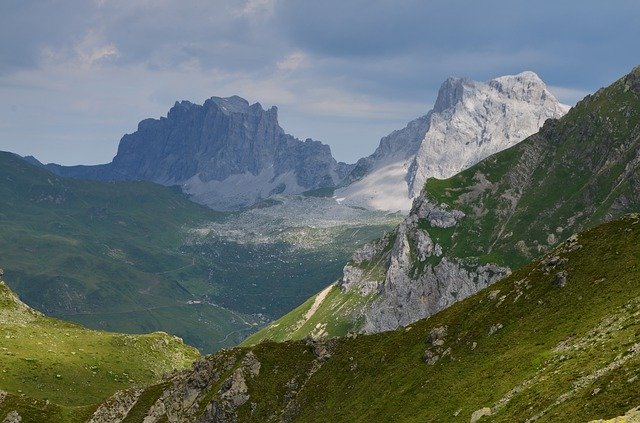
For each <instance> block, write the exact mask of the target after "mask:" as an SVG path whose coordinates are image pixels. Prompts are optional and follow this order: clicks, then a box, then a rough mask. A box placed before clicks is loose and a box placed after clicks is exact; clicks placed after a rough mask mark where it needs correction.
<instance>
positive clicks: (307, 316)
mask: <svg viewBox="0 0 640 423" xmlns="http://www.w3.org/2000/svg"><path fill="white" fill-rule="evenodd" d="M333 286H334V285H333V284H331V285H329V286H328V287H326V288H325V289H323V290H322V291H320V293H319V294H318V295H317V296H316V299H315V300H314V301H313V304H312V305H311V308H310V309H309V310H308V311H307V312H306V313H305V315H304V317H303V318H302V320H300V321H299V322H298V327H301V326H302V325H304V324H305V323H307V321H308V320H309V319H311V317H312V316H313V315H314V314H315V313H316V311H318V307H320V304H322V302H323V301H324V299H325V297H326V296H327V294H328V293H329V291H331V289H332V288H333Z"/></svg>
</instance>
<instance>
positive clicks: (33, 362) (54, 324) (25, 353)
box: [0, 281, 200, 422]
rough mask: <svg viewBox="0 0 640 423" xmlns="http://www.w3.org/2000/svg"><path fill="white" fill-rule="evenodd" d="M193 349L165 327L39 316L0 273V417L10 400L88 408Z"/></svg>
mask: <svg viewBox="0 0 640 423" xmlns="http://www.w3.org/2000/svg"><path fill="white" fill-rule="evenodd" d="M199 356H200V354H199V353H198V351H197V350H196V349H195V348H193V347H190V346H187V345H185V344H183V342H182V340H181V339H179V338H176V337H174V336H170V335H168V334H166V333H162V332H156V333H152V334H148V335H125V334H118V333H109V332H101V331H95V330H91V329H86V328H84V327H82V326H78V325H76V324H72V323H68V322H64V321H61V320H57V319H54V318H51V317H46V316H44V315H42V314H41V313H39V312H37V311H35V310H33V309H32V308H30V307H28V306H27V305H25V304H24V303H22V302H21V301H20V300H19V299H18V298H17V296H15V294H13V292H12V291H11V290H10V289H9V287H8V286H7V285H6V284H5V283H4V282H3V281H0V390H1V391H0V396H3V397H5V398H2V399H0V416H2V418H4V416H5V415H6V414H7V413H9V412H10V411H12V409H13V407H18V408H20V409H24V410H26V412H23V413H22V414H25V416H24V417H27V416H35V417H37V416H38V415H39V414H40V413H44V415H46V416H48V417H52V416H57V417H56V418H59V419H62V418H63V417H65V416H67V417H66V418H69V419H71V417H72V416H74V415H80V416H81V415H83V414H87V413H89V414H90V413H92V412H93V410H94V409H95V405H92V404H96V403H98V402H100V401H103V400H104V399H105V398H107V397H109V396H110V395H112V394H113V393H114V392H116V391H117V390H120V389H126V388H130V387H133V386H145V385H148V384H150V383H153V382H157V381H159V380H160V379H161V378H162V376H163V374H166V373H170V372H172V371H174V370H175V369H184V368H186V367H188V366H190V364H191V363H192V362H193V360H195V359H197V358H198V357H199ZM2 391H5V392H4V393H2ZM41 417H42V416H41ZM66 418H65V419H66ZM39 421H41V422H43V421H51V420H49V418H46V419H45V418H42V419H41V420H39Z"/></svg>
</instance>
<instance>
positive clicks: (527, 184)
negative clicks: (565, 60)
mask: <svg viewBox="0 0 640 423" xmlns="http://www.w3.org/2000/svg"><path fill="white" fill-rule="evenodd" d="M637 210H640V67H637V68H635V69H634V70H633V71H632V72H631V73H630V74H629V75H627V76H625V77H623V78H621V79H620V80H618V81H616V82H615V83H614V84H612V85H611V86H609V87H608V88H605V89H601V90H599V91H598V92H597V93H595V94H593V95H589V96H587V97H586V98H585V99H583V100H582V101H580V102H579V103H578V104H577V105H576V106H575V107H574V108H572V109H571V110H570V111H569V112H568V113H567V114H566V115H565V116H564V117H562V118H561V119H559V120H548V121H547V122H546V123H545V125H544V126H543V127H542V129H541V130H540V131H539V132H538V133H537V134H534V135H533V136H531V137H529V138H527V139H526V140H525V141H523V142H521V143H519V144H517V145H515V146H513V147H511V148H510V149H507V150H505V151H502V152H500V153H497V154H495V155H492V156H490V157H489V158H487V159H485V160H483V161H482V162H480V163H478V164H476V165H475V166H473V167H471V168H469V169H467V170H465V171H463V172H461V173H459V174H457V175H456V176H454V177H452V178H449V179H446V180H438V179H429V180H428V181H427V183H426V185H425V188H424V190H423V192H422V194H421V195H420V196H419V197H418V198H417V199H416V200H415V201H414V203H413V207H412V210H411V213H410V214H409V216H408V217H407V218H406V219H405V221H404V222H403V223H402V224H400V225H399V226H398V227H397V228H396V229H395V230H394V231H392V232H390V233H389V234H387V235H386V236H385V237H383V238H382V239H380V240H378V241H375V242H373V243H371V244H369V245H367V246H365V247H363V248H362V249H361V250H360V251H358V252H356V253H355V254H354V255H353V257H352V261H351V262H350V263H349V264H348V265H347V266H345V268H344V273H343V276H342V277H341V278H340V280H339V281H338V283H337V285H336V286H333V287H330V288H327V290H325V291H323V294H322V295H320V294H318V295H316V296H315V297H314V298H313V299H310V300H309V301H308V302H307V303H305V304H303V305H302V306H300V307H299V308H298V309H297V310H294V311H293V312H292V313H290V314H289V315H287V316H284V317H283V318H282V319H280V320H279V321H276V322H275V323H273V324H272V325H270V326H269V327H267V328H266V329H264V330H263V331H261V332H259V333H258V334H256V335H254V336H253V337H251V338H250V339H249V340H247V341H246V342H247V343H253V342H258V341H260V340H262V339H275V340H284V339H291V338H294V339H299V338H302V337H305V336H308V335H312V336H327V335H328V336H331V335H344V334H346V333H347V332H348V331H364V332H379V331H385V330H393V329H395V328H398V327H399V326H405V325H408V324H411V323H412V322H414V321H416V320H418V319H420V318H424V317H428V316H430V315H432V314H434V313H436V312H438V311H440V310H442V309H444V308H446V307H448V306H450V305H452V304H454V303H455V302H457V301H460V300H461V299H463V298H465V297H467V296H469V295H471V294H473V293H474V292H477V291H478V290H480V289H482V288H484V287H486V286H488V285H491V284H492V283H494V282H496V281H497V280H499V279H501V278H503V277H504V276H505V275H508V274H509V273H510V272H511V271H513V270H514V269H518V268H520V267H521V266H523V265H524V264H526V263H528V262H529V261H530V260H531V259H532V258H535V257H537V256H539V255H540V254H543V253H545V252H547V251H549V250H550V249H552V248H553V247H554V246H555V245H557V244H558V243H559V242H561V241H562V240H564V239H567V238H569V237H570V236H571V234H573V233H576V232H578V231H580V230H583V229H584V228H588V227H591V226H594V225H596V224H598V223H600V222H604V221H608V220H611V219H613V218H615V217H616V216H620V215H621V214H623V213H626V212H630V211H637ZM312 308H313V312H311V311H310V310H311V309H312ZM307 316H309V317H307Z"/></svg>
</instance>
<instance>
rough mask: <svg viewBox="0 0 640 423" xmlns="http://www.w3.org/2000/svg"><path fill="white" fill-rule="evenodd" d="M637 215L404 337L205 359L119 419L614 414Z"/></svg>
mask: <svg viewBox="0 0 640 423" xmlns="http://www.w3.org/2000/svg"><path fill="white" fill-rule="evenodd" d="M639 218H640V217H639V216H638V214H637V213H635V214H631V215H627V216H625V217H623V218H621V219H619V220H616V221H612V222H609V223H606V224H603V225H599V226H596V227H595V228H593V229H590V230H589V231H587V232H584V233H580V234H578V235H576V236H575V237H573V238H572V239H570V240H568V241H567V242H565V243H562V244H559V245H558V246H557V247H556V248H554V249H553V250H551V251H549V254H547V255H546V256H544V257H542V258H540V259H538V260H535V261H533V262H532V263H530V264H528V265H527V266H525V267H523V268H521V269H519V270H518V271H516V272H514V273H513V274H512V275H511V276H509V277H507V278H505V279H503V280H501V281H499V282H497V283H496V284H495V285H494V286H493V287H490V288H487V289H484V290H482V291H480V292H478V293H475V294H474V295H472V296H470V297H468V298H466V299H465V300H462V301H460V302H458V303H456V304H455V305H453V306H452V307H450V308H448V309H446V310H443V311H441V312H439V313H437V314H435V315H433V316H432V317H430V318H429V319H423V320H420V321H418V322H415V323H413V324H412V325H411V326H408V327H406V328H401V329H398V330H395V331H390V332H385V333H378V334H373V335H356V334H350V335H349V336H347V337H346V338H341V339H331V340H324V341H322V340H311V339H306V340H301V341H289V342H283V343H273V342H264V343H261V344H258V345H255V346H251V347H244V348H234V349H230V350H226V351H223V352H220V353H218V354H216V355H213V356H209V357H206V358H205V359H203V360H200V361H198V362H197V363H196V364H194V366H193V368H192V369H191V370H188V371H184V372H181V373H178V374H176V375H173V376H172V377H170V378H169V379H167V380H166V381H165V383H164V384H162V385H158V386H157V387H152V388H148V389H147V390H146V391H145V392H146V393H147V395H148V397H145V398H146V399H145V401H144V402H141V403H140V404H137V405H134V406H133V407H132V408H131V410H132V411H131V414H132V416H131V418H130V420H128V421H133V422H136V421H139V422H142V421H143V420H144V421H145V422H148V421H150V422H156V421H163V419H169V420H170V421H172V420H175V421H184V422H204V421H260V422H266V421H287V422H296V421H304V422H307V421H318V422H321V421H407V422H419V421H452V422H453V421H456V422H458V421H459V422H469V421H472V422H477V421H484V420H487V421H496V422H512V421H540V422H555V421H558V422H559V421H589V420H593V419H600V418H608V417H613V416H618V415H623V414H625V413H626V412H627V411H628V410H630V409H633V408H634V407H636V406H637V400H638V393H639V392H640V387H639V385H638V383H639V382H638V381H639V380H640V379H639V378H638V375H639V374H640V373H639V372H640V338H638V332H637V329H638V323H637V319H635V317H634V316H636V315H637V313H638V312H639V310H640V301H639V298H640V297H638V295H639V293H638V284H637V276H638V272H639V268H638V266H637V265H630V263H633V264H637V263H635V258H636V257H637V254H638V252H639V250H638V246H639V245H640V243H638V236H639V235H640V229H639V228H640V225H639V223H640V220H639ZM559 274H560V275H564V276H562V278H559V277H558V275H559ZM327 387H331V389H327ZM191 398H195V399H194V400H191ZM371 398H375V399H376V400H375V401H372V400H371ZM134 401H135V399H134ZM108 406H109V405H107V407H108ZM112 407H113V405H112ZM134 415H135V418H133V416H134Z"/></svg>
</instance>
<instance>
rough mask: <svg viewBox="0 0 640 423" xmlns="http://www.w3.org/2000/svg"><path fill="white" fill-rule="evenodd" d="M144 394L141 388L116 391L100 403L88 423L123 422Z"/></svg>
mask: <svg viewBox="0 0 640 423" xmlns="http://www.w3.org/2000/svg"><path fill="white" fill-rule="evenodd" d="M141 394H142V390H140V389H132V390H128V391H119V392H116V393H115V394H114V395H113V396H112V397H111V398H109V400H107V401H105V402H104V403H102V404H100V406H99V407H98V408H97V409H96V411H95V412H94V413H93V415H92V416H91V419H90V420H89V421H88V422H87V423H112V422H121V421H123V420H124V419H125V418H126V417H127V414H128V413H129V411H130V410H131V408H132V407H133V406H134V405H135V404H136V401H138V398H140V395H141Z"/></svg>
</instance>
